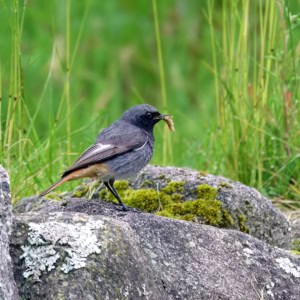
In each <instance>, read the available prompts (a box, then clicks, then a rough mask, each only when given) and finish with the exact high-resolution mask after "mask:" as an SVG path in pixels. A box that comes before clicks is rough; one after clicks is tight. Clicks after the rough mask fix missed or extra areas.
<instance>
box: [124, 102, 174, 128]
mask: <svg viewBox="0 0 300 300" xmlns="http://www.w3.org/2000/svg"><path fill="white" fill-rule="evenodd" d="M169 117H170V116H168V115H163V114H161V113H160V112H159V111H158V110H157V109H156V108H155V107H153V106H151V105H149V104H141V105H136V106H133V107H131V108H129V109H128V110H126V111H125V112H124V114H123V115H122V117H121V120H123V121H125V122H128V123H131V124H133V125H135V126H137V127H140V128H142V129H145V130H152V129H153V127H154V125H155V124H156V123H158V122H159V121H160V120H165V121H166V119H167V118H169Z"/></svg>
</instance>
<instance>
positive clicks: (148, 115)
mask: <svg viewBox="0 0 300 300" xmlns="http://www.w3.org/2000/svg"><path fill="white" fill-rule="evenodd" d="M146 118H147V119H152V114H151V112H149V111H148V112H146Z"/></svg>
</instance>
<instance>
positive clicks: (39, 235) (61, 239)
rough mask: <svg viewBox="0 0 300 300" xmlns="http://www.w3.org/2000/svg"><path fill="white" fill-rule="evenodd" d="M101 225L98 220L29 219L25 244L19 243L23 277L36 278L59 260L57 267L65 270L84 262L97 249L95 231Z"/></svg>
mask: <svg viewBox="0 0 300 300" xmlns="http://www.w3.org/2000/svg"><path fill="white" fill-rule="evenodd" d="M102 227H104V223H103V221H101V220H95V221H92V220H89V221H88V222H86V223H82V222H79V223H75V224H68V223H63V222H57V221H49V222H45V223H33V222H32V223H29V231H28V245H25V246H23V247H22V250H23V254H22V255H21V258H24V259H25V266H26V270H25V272H24V273H23V276H24V277H25V278H28V277H29V276H31V275H32V276H33V278H34V280H38V279H39V277H40V276H41V274H42V272H43V271H45V272H49V271H51V270H52V269H54V268H55V267H56V266H55V264H56V263H57V262H58V260H61V267H60V269H61V270H62V271H63V272H64V273H68V272H69V271H71V270H73V269H78V268H82V267H84V266H85V265H86V260H87V257H88V256H89V255H90V254H92V253H100V251H101V249H100V248H101V245H100V242H99V241H98V238H97V236H96V234H95V231H96V230H97V229H99V228H102Z"/></svg>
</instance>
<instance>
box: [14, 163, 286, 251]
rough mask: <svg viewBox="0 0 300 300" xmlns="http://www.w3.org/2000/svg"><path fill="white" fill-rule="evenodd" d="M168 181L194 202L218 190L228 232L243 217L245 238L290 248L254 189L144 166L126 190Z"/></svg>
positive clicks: (31, 203) (25, 206) (24, 204)
mask: <svg viewBox="0 0 300 300" xmlns="http://www.w3.org/2000/svg"><path fill="white" fill-rule="evenodd" d="M170 181H173V182H174V181H175V182H176V181H177V182H184V194H183V197H184V199H185V200H190V199H196V198H197V195H196V194H197V193H196V191H197V187H198V186H199V185H201V184H207V185H210V186H212V187H214V188H216V189H217V190H218V196H217V199H218V200H220V201H221V202H222V203H223V207H224V208H225V209H227V210H228V211H229V212H230V214H231V216H232V217H233V219H234V221H235V222H234V225H233V226H231V227H232V228H234V229H238V230H239V229H240V226H239V221H238V219H239V217H240V216H243V217H244V218H245V225H246V226H247V230H249V234H251V235H253V236H254V237H257V238H259V239H261V240H264V241H266V242H268V243H269V244H271V245H274V246H277V247H281V248H290V245H291V230H290V224H289V222H288V221H287V219H286V217H285V216H284V215H283V214H282V213H281V212H280V211H279V210H278V209H277V208H276V207H274V205H273V204H272V203H271V201H270V200H269V199H267V198H266V197H264V196H263V195H261V194H260V193H259V192H258V191H257V190H256V189H254V188H250V187H248V186H245V185H243V184H241V183H239V182H233V181H231V180H229V179H227V178H224V177H221V176H214V175H210V174H203V173H201V172H198V171H196V170H192V169H187V168H175V167H157V166H148V167H146V168H145V169H144V170H143V171H142V173H140V175H139V176H138V177H136V178H135V179H133V180H132V181H130V186H131V187H132V188H134V189H140V188H145V183H146V188H153V189H155V190H157V189H158V190H161V189H163V188H165V187H166V186H167V185H168V184H169V182H170ZM83 184H84V185H86V184H89V183H83ZM91 184H92V183H91ZM70 195H71V194H70V193H69V194H66V195H65V198H66V199H68V198H70ZM42 201H43V200H42ZM43 205H47V202H43ZM40 206H41V203H40V202H36V200H35V198H34V197H32V198H29V199H24V200H23V201H21V202H20V203H19V204H18V206H17V207H16V211H17V212H26V211H29V210H31V211H33V210H36V211H38V210H40V209H41V207H40Z"/></svg>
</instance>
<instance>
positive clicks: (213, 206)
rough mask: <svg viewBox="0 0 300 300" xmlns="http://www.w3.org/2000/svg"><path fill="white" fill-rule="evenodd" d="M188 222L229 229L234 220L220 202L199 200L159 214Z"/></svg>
mask: <svg viewBox="0 0 300 300" xmlns="http://www.w3.org/2000/svg"><path fill="white" fill-rule="evenodd" d="M157 215H160V216H165V217H169V218H170V217H172V218H174V219H180V220H186V221H198V222H201V223H204V224H208V225H213V226H219V227H227V226H230V225H233V219H232V217H231V216H230V214H229V213H228V211H226V210H225V209H224V208H223V207H222V203H221V201H219V200H205V199H197V200H190V201H186V202H183V203H175V204H172V205H170V206H168V207H167V208H166V209H164V210H162V211H160V212H158V213H157Z"/></svg>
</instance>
